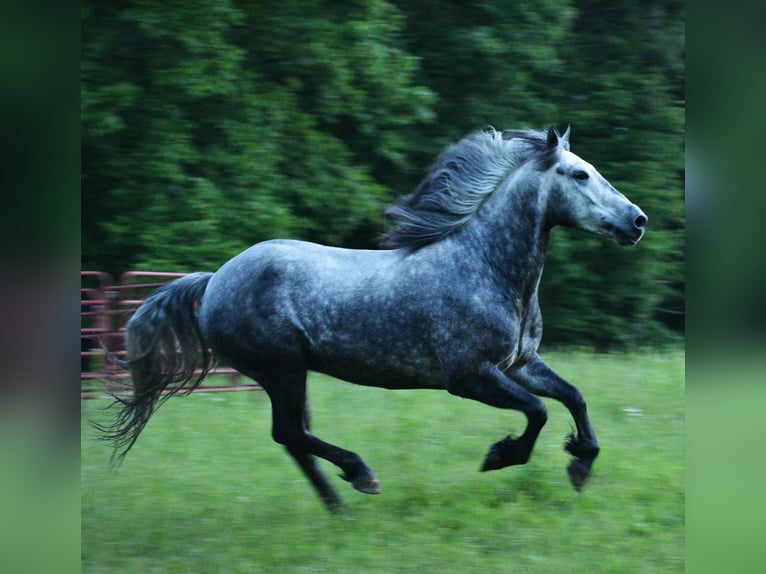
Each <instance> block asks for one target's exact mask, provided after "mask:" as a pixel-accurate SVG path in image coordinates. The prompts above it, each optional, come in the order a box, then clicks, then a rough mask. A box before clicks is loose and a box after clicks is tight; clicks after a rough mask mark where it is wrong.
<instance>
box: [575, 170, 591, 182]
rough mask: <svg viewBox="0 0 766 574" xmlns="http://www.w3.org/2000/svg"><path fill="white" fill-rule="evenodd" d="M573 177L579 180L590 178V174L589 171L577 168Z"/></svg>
mask: <svg viewBox="0 0 766 574" xmlns="http://www.w3.org/2000/svg"><path fill="white" fill-rule="evenodd" d="M572 177H573V178H575V179H579V180H585V179H588V178H589V177H590V176H589V175H588V172H587V171H582V170H577V171H576V172H574V173H573V174H572Z"/></svg>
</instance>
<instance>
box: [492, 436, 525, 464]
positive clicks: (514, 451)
mask: <svg viewBox="0 0 766 574" xmlns="http://www.w3.org/2000/svg"><path fill="white" fill-rule="evenodd" d="M528 460H529V450H528V449H526V448H525V445H524V444H523V443H522V442H521V441H520V440H518V439H514V438H513V437H511V436H510V435H509V436H507V437H505V438H504V439H503V440H501V441H498V442H496V443H495V444H493V445H492V447H491V448H490V449H489V452H488V453H487V456H486V457H485V458H484V464H483V465H482V467H481V471H482V472H486V471H488V470H497V469H500V468H505V467H506V466H513V465H516V464H525V463H526V462H527V461H528Z"/></svg>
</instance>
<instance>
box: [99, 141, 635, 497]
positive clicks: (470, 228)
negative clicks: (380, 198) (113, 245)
mask: <svg viewBox="0 0 766 574" xmlns="http://www.w3.org/2000/svg"><path fill="white" fill-rule="evenodd" d="M569 136H570V129H569V127H567V129H566V131H565V132H564V134H563V135H561V134H560V133H559V132H558V131H557V130H556V129H554V128H553V127H551V128H550V129H548V130H547V131H546V130H533V129H511V130H503V131H497V130H495V129H494V128H485V129H483V130H479V131H477V132H474V133H471V134H469V135H467V136H466V137H464V138H463V139H461V140H460V141H458V142H457V143H455V144H452V145H450V146H448V147H447V148H446V149H445V150H444V151H443V152H442V153H441V154H440V156H439V157H438V158H437V159H436V161H435V163H434V164H433V166H432V167H431V169H430V171H429V172H428V173H427V175H426V176H425V178H424V179H423V180H422V182H421V183H420V184H419V186H418V187H417V188H416V189H415V191H414V192H412V193H410V194H409V195H405V196H403V197H401V198H400V199H399V200H398V201H396V202H395V203H394V204H392V205H391V206H389V208H388V209H387V210H386V215H387V217H388V218H389V222H390V225H389V230H388V231H387V232H386V233H385V234H384V235H383V236H382V245H381V248H380V249H372V250H364V249H344V248H339V247H331V246H324V245H319V244H315V243H310V242H305V241H298V240H286V239H282V240H279V239H276V240H268V241H264V242H261V243H256V244H255V245H253V246H252V247H250V248H248V249H246V250H245V251H243V252H241V253H240V254H238V255H236V256H235V257H233V258H232V259H230V260H229V261H227V262H225V263H224V264H223V265H222V266H221V267H220V268H219V269H218V271H216V272H215V273H210V272H197V273H192V274H190V275H187V276H184V277H182V278H180V279H177V280H175V281H173V282H171V283H169V284H167V285H165V286H163V287H161V288H159V289H158V290H156V291H155V292H153V293H152V294H151V295H150V296H149V297H148V298H147V299H146V300H145V301H144V303H143V304H142V305H141V306H140V307H139V308H138V310H137V311H136V312H135V314H134V315H133V316H132V317H131V319H130V320H129V322H128V324H127V327H126V333H125V338H126V349H127V361H126V363H127V367H128V368H129V369H130V375H131V380H132V386H133V392H132V394H130V395H129V396H128V397H122V398H117V401H119V403H120V405H119V406H120V407H121V408H120V409H119V412H118V414H117V415H116V416H115V417H114V419H113V420H112V422H111V423H110V424H109V425H107V426H103V427H101V430H102V432H103V433H104V435H103V438H105V439H107V440H109V441H111V443H112V447H113V457H115V458H117V459H118V460H122V458H123V457H124V456H125V455H126V454H127V452H128V451H129V450H130V449H131V447H132V446H133V445H134V443H135V442H136V439H137V438H138V436H139V434H140V433H141V431H142V429H143V428H144V427H145V425H146V424H147V421H148V420H149V418H150V416H151V415H152V414H153V412H154V411H155V410H156V408H157V407H158V406H159V405H160V404H162V402H163V401H164V400H165V399H167V398H168V397H169V396H171V395H173V394H176V393H179V392H191V391H192V390H193V389H194V388H196V387H197V386H198V385H199V384H200V383H201V381H202V380H203V379H204V377H205V375H206V374H207V373H208V371H209V370H210V369H211V368H212V365H213V362H214V360H216V359H222V360H225V361H226V363H227V364H228V365H231V366H232V367H234V368H235V369H236V370H237V371H239V372H240V373H242V374H243V375H245V376H247V377H250V378H252V379H254V380H255V381H256V382H258V383H259V384H260V385H261V387H262V388H263V389H264V390H265V391H266V393H267V394H268V396H269V399H270V403H271V408H272V438H273V440H274V441H275V442H276V443H278V444H280V445H283V446H284V448H285V449H286V450H287V452H288V453H289V454H290V455H291V456H292V457H293V458H294V459H295V461H296V462H297V463H298V465H299V466H300V468H301V469H302V471H303V472H304V473H305V475H306V477H307V478H308V479H309V481H310V482H311V484H312V485H313V487H314V488H315V490H316V492H317V493H318V495H319V497H320V498H321V500H322V501H323V502H324V504H325V505H326V506H327V508H328V509H329V510H337V509H339V508H341V507H343V505H344V502H343V499H342V498H341V497H340V496H339V494H338V493H337V491H336V489H335V488H334V487H333V485H332V484H331V483H330V482H329V481H328V479H327V477H326V475H325V474H324V473H323V472H322V470H321V469H320V468H319V465H318V461H317V459H316V457H320V458H322V459H325V460H328V461H330V462H331V463H333V464H334V465H336V466H337V467H338V468H339V469H340V470H341V471H342V473H343V474H342V475H341V477H342V478H343V479H345V480H346V481H348V482H350V483H351V486H353V488H354V489H356V490H358V491H360V492H363V493H369V494H377V493H379V492H380V483H379V481H378V479H377V478H376V476H375V474H374V473H373V471H372V470H371V469H370V468H369V467H368V466H367V465H366V464H365V462H364V461H363V460H362V458H361V457H360V456H359V455H358V454H356V453H355V452H352V451H349V450H345V449H343V448H341V447H338V446H335V445H333V444H331V443H329V442H325V441H324V440H322V439H320V438H318V437H317V436H315V435H314V434H312V432H311V417H310V413H309V405H308V401H307V396H306V376H307V372H308V371H316V372H321V373H325V374H328V375H330V376H332V377H336V378H338V379H341V380H344V381H348V382H351V383H356V384H358V385H366V386H373V387H383V388H387V389H439V390H446V391H447V392H449V393H451V394H454V395H457V396H459V397H463V398H467V399H473V400H476V401H480V402H481V403H485V404H487V405H490V406H492V407H496V408H500V409H513V410H517V411H521V412H522V413H524V415H526V419H527V421H526V428H525V429H524V431H523V433H522V434H521V435H520V436H513V435H508V436H506V437H505V438H503V439H501V440H500V441H498V442H496V443H494V444H493V445H492V446H491V448H490V449H489V452H488V453H487V455H486V456H485V458H484V462H483V465H482V466H481V470H482V471H489V470H497V469H501V468H505V467H509V466H513V465H521V464H525V463H526V462H527V461H528V460H529V458H530V455H531V453H532V449H533V447H534V445H535V441H536V439H537V437H538V435H539V433H540V431H541V429H542V428H543V425H544V424H545V423H546V420H547V412H546V408H545V406H544V404H543V402H542V401H541V400H540V398H538V397H548V398H552V399H555V400H557V401H560V402H561V403H563V404H564V405H565V406H566V408H567V409H568V410H569V412H570V413H571V416H572V418H573V419H574V423H575V427H576V429H573V432H572V434H570V435H569V437H568V438H567V440H566V443H565V447H564V448H565V450H566V451H568V452H569V453H570V454H571V455H572V459H571V461H570V463H569V465H568V467H567V472H568V476H569V480H570V482H571V484H572V485H573V487H574V488H575V489H576V490H577V491H580V490H581V489H582V488H583V485H584V484H585V482H586V480H587V478H588V477H589V476H590V474H591V470H592V466H593V462H594V460H595V459H596V457H597V456H598V454H599V449H600V447H599V443H598V441H597V439H596V435H595V432H594V430H593V428H592V426H591V422H590V420H589V418H588V413H587V408H586V403H585V400H584V399H583V397H582V395H581V393H580V392H579V391H578V390H577V388H576V387H574V386H573V385H572V384H570V383H568V382H566V381H564V380H563V379H562V378H561V377H559V376H558V375H557V374H556V373H555V372H554V371H553V370H552V369H551V368H549V367H548V366H547V365H546V364H545V363H544V362H543V360H542V359H541V358H540V356H539V355H538V347H539V345H540V340H541V337H542V318H541V313H540V307H539V304H538V285H539V283H540V278H541V275H542V272H543V263H544V259H545V254H546V247H547V244H548V242H549V236H550V233H551V229H552V228H553V227H555V226H574V227H577V228H580V229H582V230H585V231H587V232H591V233H593V234H596V235H599V236H603V237H607V238H611V239H613V240H615V241H616V242H617V243H619V244H620V245H635V244H636V243H638V241H639V240H640V239H641V237H642V236H643V234H644V230H645V227H646V224H647V216H646V215H645V214H644V212H643V211H642V210H641V209H640V208H639V207H638V206H636V205H634V204H633V203H631V202H630V201H629V200H628V199H627V198H626V197H625V196H624V195H622V194H621V193H620V192H618V191H617V190H616V189H615V188H614V187H613V186H612V185H611V184H610V183H609V182H608V181H607V180H606V179H604V177H602V176H601V174H600V173H599V172H598V171H597V170H596V169H595V168H594V167H593V166H592V165H591V164H589V163H587V162H586V161H584V160H583V159H581V158H580V157H578V156H577V155H575V154H574V153H572V152H571V151H570V149H569ZM575 430H576V434H575Z"/></svg>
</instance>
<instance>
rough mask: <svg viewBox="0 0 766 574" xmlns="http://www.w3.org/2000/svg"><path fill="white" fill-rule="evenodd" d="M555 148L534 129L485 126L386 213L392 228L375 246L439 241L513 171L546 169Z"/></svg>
mask: <svg viewBox="0 0 766 574" xmlns="http://www.w3.org/2000/svg"><path fill="white" fill-rule="evenodd" d="M562 142H563V140H562ZM559 149H560V148H559V146H553V147H551V146H549V145H548V142H547V135H546V132H545V131H538V130H505V131H503V132H498V131H497V130H495V129H494V128H488V129H486V130H482V131H478V132H474V133H472V134H470V135H468V136H466V137H464V138H463V139H462V140H460V141H459V142H457V143H456V144H454V145H451V146H449V147H448V148H447V149H446V150H445V151H444V152H442V154H441V155H440V156H439V157H438V158H437V160H436V162H435V163H434V165H433V166H432V168H431V170H430V172H429V173H428V175H426V177H425V178H424V179H423V181H422V182H421V183H420V185H419V186H418V188H417V189H416V190H415V191H414V192H413V193H410V194H408V195H405V196H403V197H401V198H400V199H399V200H398V201H397V202H396V203H394V204H393V205H391V206H389V207H388V209H386V216H387V217H388V218H389V220H391V221H392V222H393V227H392V228H391V229H390V230H389V231H388V232H387V233H386V234H385V235H384V236H383V238H382V241H381V243H382V244H383V245H384V246H385V247H392V248H398V247H406V248H410V249H418V248H420V247H423V246H425V245H428V244H430V243H435V242H436V241H439V240H440V239H443V238H444V237H446V236H447V235H449V234H450V233H452V232H453V231H455V230H457V229H459V228H461V227H463V226H464V225H466V224H467V223H468V221H470V219H471V217H472V216H473V215H474V214H475V213H476V212H477V211H478V210H479V208H480V207H481V205H482V203H483V202H484V200H485V199H486V198H487V197H488V196H489V195H491V194H492V193H493V192H494V191H495V190H496V189H497V188H498V187H499V186H500V184H501V183H502V182H503V181H504V180H505V179H506V178H507V177H508V175H510V173H511V172H512V171H513V170H514V169H516V168H517V167H518V166H520V165H522V164H523V163H526V162H528V161H536V162H539V163H540V164H541V165H549V163H550V162H551V161H552V160H553V158H554V157H555V156H556V154H557V153H558V152H559Z"/></svg>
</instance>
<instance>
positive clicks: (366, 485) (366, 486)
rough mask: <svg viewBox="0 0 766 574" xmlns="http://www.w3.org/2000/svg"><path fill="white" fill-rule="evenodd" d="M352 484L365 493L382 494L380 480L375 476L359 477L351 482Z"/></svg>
mask: <svg viewBox="0 0 766 574" xmlns="http://www.w3.org/2000/svg"><path fill="white" fill-rule="evenodd" d="M351 486H353V487H354V488H355V489H357V490H358V491H359V492H364V493H365V494H380V482H378V479H377V478H375V477H369V476H365V477H362V478H357V479H356V480H355V481H353V482H352V483H351Z"/></svg>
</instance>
